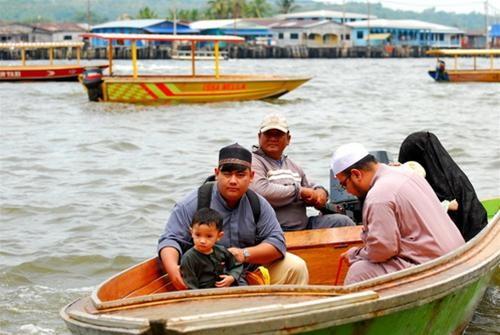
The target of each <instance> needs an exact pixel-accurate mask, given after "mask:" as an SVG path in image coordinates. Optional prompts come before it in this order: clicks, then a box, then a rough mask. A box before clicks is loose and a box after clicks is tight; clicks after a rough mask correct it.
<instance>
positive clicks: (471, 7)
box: [315, 0, 500, 15]
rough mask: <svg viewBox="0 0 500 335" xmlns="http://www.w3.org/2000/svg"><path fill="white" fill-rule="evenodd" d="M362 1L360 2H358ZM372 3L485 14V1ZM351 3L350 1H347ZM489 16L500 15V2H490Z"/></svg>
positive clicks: (338, 0)
mask: <svg viewBox="0 0 500 335" xmlns="http://www.w3.org/2000/svg"><path fill="white" fill-rule="evenodd" d="M315 1H318V2H325V3H335V4H341V3H342V0H315ZM357 1H360V0H357ZM367 1H370V2H371V3H379V2H380V3H382V5H384V7H389V8H394V9H402V10H413V11H417V12H421V11H423V10H424V9H427V8H430V7H435V8H436V10H444V11H447V12H456V13H470V12H473V11H476V12H479V13H484V7H485V6H484V4H485V1H484V0H367ZM346 2H349V0H346ZM488 5H489V6H488V14H490V15H500V0H488Z"/></svg>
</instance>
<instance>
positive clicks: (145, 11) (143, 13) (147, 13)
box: [136, 6, 158, 19]
mask: <svg viewBox="0 0 500 335" xmlns="http://www.w3.org/2000/svg"><path fill="white" fill-rule="evenodd" d="M136 18H138V19H157V18H158V14H156V12H155V11H154V10H152V9H151V8H149V7H148V6H146V7H143V8H141V9H139V14H137V17H136Z"/></svg>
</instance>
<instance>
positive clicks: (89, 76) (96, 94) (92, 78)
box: [82, 68, 103, 101]
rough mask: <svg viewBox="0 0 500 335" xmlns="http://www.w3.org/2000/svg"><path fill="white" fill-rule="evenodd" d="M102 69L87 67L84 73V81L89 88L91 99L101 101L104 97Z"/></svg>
mask: <svg viewBox="0 0 500 335" xmlns="http://www.w3.org/2000/svg"><path fill="white" fill-rule="evenodd" d="M102 82H103V80H102V69H100V68H92V69H87V70H85V72H84V73H83V79H82V83H83V85H85V87H86V88H87V93H88V95H89V100H90V101H99V100H101V99H102V97H103V95H102Z"/></svg>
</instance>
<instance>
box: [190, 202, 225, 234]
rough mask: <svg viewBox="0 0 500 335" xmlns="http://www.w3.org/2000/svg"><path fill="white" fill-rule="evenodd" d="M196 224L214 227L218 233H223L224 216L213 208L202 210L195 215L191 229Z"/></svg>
mask: <svg viewBox="0 0 500 335" xmlns="http://www.w3.org/2000/svg"><path fill="white" fill-rule="evenodd" d="M195 224H197V225H202V224H205V225H213V224H215V228H216V229H217V231H222V216H221V215H220V214H219V212H217V211H216V210H213V209H211V208H207V207H205V208H201V209H199V210H197V211H196V213H194V216H193V221H192V222H191V227H193V226H194V225H195Z"/></svg>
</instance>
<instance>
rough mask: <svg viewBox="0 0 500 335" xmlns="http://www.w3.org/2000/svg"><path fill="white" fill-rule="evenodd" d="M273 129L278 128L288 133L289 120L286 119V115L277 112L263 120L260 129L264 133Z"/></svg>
mask: <svg viewBox="0 0 500 335" xmlns="http://www.w3.org/2000/svg"><path fill="white" fill-rule="evenodd" d="M271 129H277V130H279V131H282V132H284V133H288V131H289V129H288V122H287V121H286V119H285V117H284V116H283V115H281V114H277V113H273V114H268V115H266V116H265V117H264V119H263V120H262V123H261V124H260V130H259V131H260V132H261V133H263V132H266V131H268V130H271Z"/></svg>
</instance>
